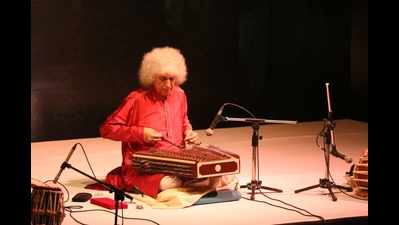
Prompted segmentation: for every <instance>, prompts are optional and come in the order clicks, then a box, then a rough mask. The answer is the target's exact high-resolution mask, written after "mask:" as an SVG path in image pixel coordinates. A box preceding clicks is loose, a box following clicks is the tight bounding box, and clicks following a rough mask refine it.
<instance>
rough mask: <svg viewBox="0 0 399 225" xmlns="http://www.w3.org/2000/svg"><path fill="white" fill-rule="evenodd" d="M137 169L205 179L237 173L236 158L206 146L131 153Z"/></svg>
mask: <svg viewBox="0 0 399 225" xmlns="http://www.w3.org/2000/svg"><path fill="white" fill-rule="evenodd" d="M133 156H134V159H133V166H134V168H135V169H136V170H137V171H139V172H145V173H168V174H173V175H176V176H180V177H186V178H206V177H213V176H223V175H230V174H237V173H240V157H239V156H238V155H236V154H233V153H231V152H228V151H224V150H222V149H220V148H217V147H214V146H209V147H207V148H204V147H193V148H192V149H178V148H172V149H150V150H143V151H137V152H135V153H134V154H133Z"/></svg>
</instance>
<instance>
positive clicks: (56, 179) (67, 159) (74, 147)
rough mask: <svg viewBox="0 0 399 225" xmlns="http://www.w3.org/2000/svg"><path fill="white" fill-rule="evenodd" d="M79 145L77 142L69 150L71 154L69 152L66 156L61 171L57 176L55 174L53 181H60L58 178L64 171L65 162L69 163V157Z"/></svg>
mask: <svg viewBox="0 0 399 225" xmlns="http://www.w3.org/2000/svg"><path fill="white" fill-rule="evenodd" d="M77 145H78V143H76V144H75V145H74V146H73V147H72V149H71V151H69V154H68V156H67V157H66V159H65V161H64V162H63V163H62V164H61V167H60V171H58V174H57V176H55V178H54V180H53V183H57V182H58V179H59V178H60V176H61V173H62V171H63V170H64V169H65V164H66V163H68V161H69V159H70V158H71V156H72V154H73V152H74V151H75V149H76V146H77Z"/></svg>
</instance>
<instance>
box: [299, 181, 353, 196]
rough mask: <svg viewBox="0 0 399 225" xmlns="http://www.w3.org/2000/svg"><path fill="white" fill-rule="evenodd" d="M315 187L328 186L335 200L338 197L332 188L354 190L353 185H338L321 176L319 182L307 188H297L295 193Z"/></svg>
mask: <svg viewBox="0 0 399 225" xmlns="http://www.w3.org/2000/svg"><path fill="white" fill-rule="evenodd" d="M314 188H327V189H328V192H329V193H330V195H331V198H332V200H333V201H337V197H336V196H335V194H334V193H333V192H332V190H331V189H332V188H338V189H341V190H345V191H348V192H351V191H352V188H351V187H344V186H341V185H337V184H334V183H333V182H331V181H330V180H329V179H326V178H320V180H319V184H316V185H312V186H309V187H305V188H301V189H298V190H295V191H294V192H295V193H299V192H302V191H306V190H310V189H314Z"/></svg>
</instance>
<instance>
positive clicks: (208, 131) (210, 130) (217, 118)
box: [205, 104, 225, 136]
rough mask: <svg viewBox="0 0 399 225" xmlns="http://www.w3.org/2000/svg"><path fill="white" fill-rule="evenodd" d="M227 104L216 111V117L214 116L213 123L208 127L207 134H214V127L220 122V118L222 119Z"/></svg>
mask: <svg viewBox="0 0 399 225" xmlns="http://www.w3.org/2000/svg"><path fill="white" fill-rule="evenodd" d="M224 106H225V104H223V105H222V106H221V107H220V109H219V111H218V112H217V113H216V116H215V118H213V120H212V123H211V125H210V126H209V128H208V129H206V131H205V132H206V135H208V136H211V135H213V129H215V127H216V125H217V124H218V123H219V122H220V120H221V119H222V112H223V109H224Z"/></svg>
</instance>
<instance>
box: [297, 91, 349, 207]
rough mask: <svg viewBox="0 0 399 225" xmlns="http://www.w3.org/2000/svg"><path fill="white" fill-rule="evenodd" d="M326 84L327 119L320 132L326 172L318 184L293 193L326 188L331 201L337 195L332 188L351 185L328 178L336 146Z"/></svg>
mask: <svg viewBox="0 0 399 225" xmlns="http://www.w3.org/2000/svg"><path fill="white" fill-rule="evenodd" d="M325 85H326V91H327V103H328V119H323V120H324V122H325V124H326V125H325V127H324V128H323V131H322V132H321V133H322V134H321V136H322V137H323V146H322V150H323V152H324V159H325V161H326V162H325V163H326V172H325V177H324V178H320V179H319V184H316V185H312V186H309V187H305V188H301V189H298V190H295V191H294V192H295V193H299V192H302V191H306V190H310V189H314V188H318V187H320V188H327V189H328V192H329V193H330V195H331V198H332V200H333V201H337V197H336V196H335V194H334V193H333V192H332V190H331V189H332V188H338V189H343V190H346V191H352V188H351V187H345V186H341V185H337V184H335V183H334V182H332V181H331V180H330V177H331V174H330V153H331V152H333V151H336V146H335V138H334V128H335V121H334V120H333V119H332V115H333V113H332V110H331V105H330V93H329V89H328V85H329V84H328V83H326V84H325Z"/></svg>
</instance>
